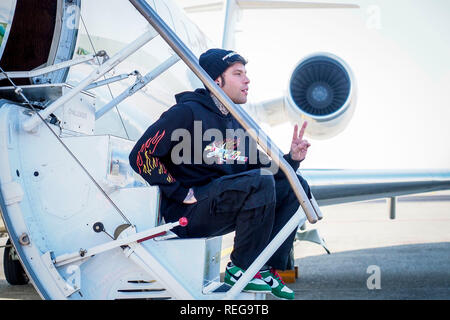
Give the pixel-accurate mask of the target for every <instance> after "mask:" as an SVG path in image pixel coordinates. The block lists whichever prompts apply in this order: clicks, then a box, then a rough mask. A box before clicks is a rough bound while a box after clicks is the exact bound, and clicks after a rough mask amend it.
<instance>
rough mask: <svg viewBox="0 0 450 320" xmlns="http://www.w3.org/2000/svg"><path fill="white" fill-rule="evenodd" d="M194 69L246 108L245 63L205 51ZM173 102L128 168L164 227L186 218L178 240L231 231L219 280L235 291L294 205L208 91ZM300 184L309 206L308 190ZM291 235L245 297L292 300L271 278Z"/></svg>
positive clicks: (279, 176)
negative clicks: (155, 199)
mask: <svg viewBox="0 0 450 320" xmlns="http://www.w3.org/2000/svg"><path fill="white" fill-rule="evenodd" d="M199 63H200V66H201V67H202V68H203V69H204V70H205V71H206V72H207V73H208V74H209V75H210V76H211V78H212V79H214V81H215V82H216V83H217V85H218V86H220V87H221V88H222V90H223V91H224V92H225V93H226V94H227V95H228V97H230V99H231V100H232V101H233V102H234V103H236V104H243V103H245V102H246V101H247V93H248V84H249V82H250V80H249V78H248V77H247V74H246V69H245V65H246V63H247V61H246V60H245V59H244V58H243V57H242V56H240V55H239V54H237V53H235V52H233V51H228V50H222V49H210V50H208V51H206V52H205V53H203V54H202V55H201V56H200V59H199ZM175 98H176V102H177V103H176V104H175V105H174V106H172V107H171V108H170V109H169V110H167V111H166V112H164V113H163V114H162V115H161V117H160V118H159V119H158V120H157V121H156V122H155V123H153V124H152V125H151V126H150V127H149V128H148V129H147V130H146V132H145V133H144V134H143V136H142V137H141V138H140V139H139V140H138V141H137V143H136V145H135V146H134V148H133V150H132V151H131V153H130V156H129V160H130V164H131V166H132V167H133V169H134V170H135V171H136V172H137V173H139V174H140V175H141V176H142V177H143V178H144V179H145V180H146V181H148V183H149V184H150V185H157V186H158V187H159V188H160V190H161V194H162V200H161V208H160V209H161V213H162V215H163V217H164V219H165V221H166V222H173V221H177V220H178V219H179V218H180V217H183V216H184V217H187V218H188V221H189V223H188V225H187V226H186V227H185V228H182V227H176V228H174V229H173V231H174V232H175V233H176V234H177V235H178V236H179V237H180V238H197V237H213V236H219V235H224V234H227V233H230V232H232V231H235V238H234V248H233V251H232V253H231V255H230V258H231V262H229V263H228V265H227V267H226V272H225V280H224V281H225V282H226V283H228V284H230V285H233V284H234V283H235V282H236V281H237V279H239V277H240V275H241V274H242V273H243V272H244V271H245V270H246V269H247V268H248V267H249V266H250V265H251V263H252V262H253V261H254V260H255V259H256V258H257V257H258V255H259V254H260V253H261V252H262V250H263V249H264V248H265V247H266V246H267V245H268V244H269V242H270V241H271V240H272V239H273V238H274V237H275V236H276V234H277V233H278V232H279V231H280V230H281V228H282V227H283V226H284V225H285V224H286V223H287V221H288V220H289V219H290V218H291V217H292V216H293V215H294V213H295V212H296V211H297V209H298V207H299V202H298V200H297V198H296V196H295V194H294V192H293V191H292V189H291V187H290V184H289V182H288V180H287V178H286V177H285V175H284V173H283V172H282V171H281V170H278V167H277V166H276V165H274V164H273V161H270V159H269V158H268V156H267V155H266V154H265V153H264V152H262V151H260V150H259V149H258V148H257V145H256V143H255V141H254V140H253V139H250V137H249V136H248V135H246V132H245V130H244V129H243V128H242V126H241V125H240V124H239V123H238V121H237V120H236V119H235V118H234V117H233V116H232V115H231V114H230V113H229V111H228V110H227V109H226V108H225V107H224V106H223V105H222V104H221V103H220V102H219V100H218V99H217V98H216V97H215V96H214V95H212V94H211V93H210V92H209V91H208V90H207V89H203V88H199V89H196V90H195V91H193V92H183V93H179V94H177V95H175ZM305 128H306V122H305V123H304V124H303V126H302V128H301V130H300V131H298V126H297V125H296V126H295V128H294V134H293V138H292V144H291V149H290V152H289V154H286V155H284V159H286V161H287V162H288V163H289V164H290V165H291V166H292V168H293V169H294V171H295V170H297V169H298V167H299V165H300V162H301V161H302V160H303V159H304V158H305V156H306V153H307V150H308V148H309V146H310V144H309V143H308V141H306V140H304V139H303V134H304V131H305ZM224 137H225V139H224ZM181 138H182V139H181ZM191 142H192V143H191ZM274 166H276V167H277V168H273V167H274ZM298 178H299V180H300V183H301V184H302V186H303V188H304V190H305V193H306V195H307V196H308V197H309V198H311V193H310V188H309V185H308V183H307V182H306V181H305V180H304V179H303V178H302V177H301V176H298ZM295 232H296V230H294V231H293V232H292V234H290V236H289V237H288V238H287V239H286V240H285V242H284V243H283V244H282V245H281V246H280V247H279V248H278V250H277V251H276V252H275V253H274V254H273V255H272V257H271V258H270V259H269V260H268V261H267V264H266V265H265V266H264V267H263V269H262V270H260V272H258V273H257V274H256V275H255V277H254V278H253V279H252V280H251V281H250V282H249V283H248V284H247V286H246V287H245V288H244V291H251V292H261V293H263V292H267V293H272V294H273V295H275V296H277V297H279V298H282V299H294V292H293V291H292V290H291V289H289V288H288V287H287V286H286V285H285V284H284V282H283V281H282V279H281V278H280V276H279V275H278V273H277V272H276V270H285V269H286V266H287V262H288V258H289V253H290V250H291V248H292V245H293V241H294V237H295ZM187 267H188V266H187Z"/></svg>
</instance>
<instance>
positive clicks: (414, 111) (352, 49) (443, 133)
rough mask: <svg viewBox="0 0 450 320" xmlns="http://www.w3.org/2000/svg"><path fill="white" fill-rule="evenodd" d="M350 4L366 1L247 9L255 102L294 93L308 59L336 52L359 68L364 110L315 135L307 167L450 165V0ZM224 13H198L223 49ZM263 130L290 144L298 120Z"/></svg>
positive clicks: (246, 51)
mask: <svg viewBox="0 0 450 320" xmlns="http://www.w3.org/2000/svg"><path fill="white" fill-rule="evenodd" d="M183 1H184V0H178V2H179V3H183ZM348 3H357V4H359V5H360V6H361V8H360V9H320V10H317V9H302V10H298V9H297V10H294V9H289V10H281V9H277V10H270V11H269V10H255V11H244V13H243V15H242V19H241V22H240V24H239V29H241V30H242V31H241V32H239V33H238V34H237V38H236V40H237V41H236V50H237V51H238V52H239V53H241V54H242V55H244V56H245V57H246V58H247V59H248V60H249V64H248V65H247V71H248V75H249V77H250V79H251V80H252V82H251V87H250V93H249V99H250V100H253V101H257V100H263V99H270V98H273V97H276V96H280V95H281V94H284V92H285V91H286V88H287V81H288V79H289V76H290V72H291V71H292V70H293V68H294V67H295V65H296V63H297V62H298V61H299V60H300V59H301V58H302V57H304V56H306V55H308V54H310V53H313V52H323V51H325V52H331V53H334V54H336V55H338V56H339V57H341V58H342V59H344V60H345V61H346V62H347V63H348V64H349V65H350V67H351V68H352V70H353V73H354V75H355V78H356V81H357V86H358V100H357V108H356V111H355V114H354V116H353V119H352V121H351V122H350V124H349V126H348V127H347V128H346V129H345V130H344V132H342V133H340V134H339V135H338V136H336V137H334V138H332V139H329V140H326V141H319V140H311V139H310V142H311V143H312V146H311V148H310V150H309V154H308V157H307V159H306V160H305V161H304V162H303V164H302V167H303V168H348V169H352V168H353V169H390V168H393V169H398V168H404V169H416V168H450V143H449V138H450V1H448V0H430V1H423V0H395V1H389V0H363V1H358V2H356V1H348ZM221 15H222V13H221V12H215V13H196V14H191V15H190V17H191V18H192V19H193V20H194V21H195V22H196V23H197V24H198V25H199V27H200V28H201V29H202V30H203V31H204V32H205V33H206V34H207V35H208V36H209V37H210V38H211V39H212V40H214V41H216V43H217V45H218V46H220V43H221V32H222V16H221ZM263 128H264V129H265V130H266V132H267V133H268V134H269V135H270V136H271V137H272V139H273V140H274V141H275V142H277V144H278V145H279V146H280V148H281V149H282V150H283V151H287V150H288V149H289V145H290V139H291V135H292V127H291V125H289V124H285V125H280V126H277V127H275V128H273V129H271V128H267V127H264V126H263Z"/></svg>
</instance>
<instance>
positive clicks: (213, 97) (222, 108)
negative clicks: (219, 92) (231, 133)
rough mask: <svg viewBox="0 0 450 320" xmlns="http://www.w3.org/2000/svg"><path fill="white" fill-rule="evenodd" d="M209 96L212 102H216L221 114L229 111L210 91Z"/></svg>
mask: <svg viewBox="0 0 450 320" xmlns="http://www.w3.org/2000/svg"><path fill="white" fill-rule="evenodd" d="M210 95H211V98H212V99H213V101H214V103H215V104H216V106H217V108H218V109H219V110H220V112H222V114H224V115H227V114H228V113H229V111H228V110H227V108H225V106H224V105H223V104H222V102H220V101H219V99H217V98H216V96H215V95H213V94H212V93H210Z"/></svg>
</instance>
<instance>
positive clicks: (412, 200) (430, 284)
mask: <svg viewBox="0 0 450 320" xmlns="http://www.w3.org/2000/svg"><path fill="white" fill-rule="evenodd" d="M430 195H431V196H430ZM322 212H323V214H324V219H323V220H321V221H319V222H318V223H317V224H314V225H310V224H308V225H307V228H306V230H309V229H313V228H316V229H318V231H319V232H320V235H321V237H323V238H324V240H325V241H326V244H327V246H328V249H329V250H330V251H331V254H329V255H328V254H327V253H326V252H325V250H324V249H323V248H322V247H321V246H319V245H317V244H313V243H310V242H305V241H296V242H295V243H294V258H295V264H296V265H297V266H298V269H299V275H298V279H297V280H296V282H295V283H289V284H288V286H289V287H290V288H291V289H292V290H294V291H295V296H296V300H417V299H420V300H448V299H450V267H449V263H450V192H435V193H431V194H426V196H424V197H404V198H399V201H398V203H397V217H396V219H395V220H391V219H389V212H388V206H387V204H386V202H385V201H383V200H379V201H371V202H361V203H353V204H341V205H334V206H325V207H322ZM233 236H234V235H233V234H229V235H227V236H224V238H223V246H222V249H225V250H224V252H227V248H230V246H231V245H232V241H233ZM5 242H6V238H0V245H3V244H4V243H5ZM3 250H4V249H3V248H1V249H0V255H1V257H3ZM229 251H230V250H229V249H228V252H229ZM228 258H229V254H225V255H224V256H223V257H222V263H221V267H222V269H223V268H224V266H225V264H226V263H227V261H228ZM0 261H1V265H0V300H40V299H41V298H40V296H39V295H38V293H37V292H36V290H35V289H34V287H33V285H32V284H27V285H22V286H11V285H9V284H8V283H7V281H6V280H5V276H4V273H3V259H0ZM267 299H268V300H271V299H276V298H274V297H273V296H268V297H267Z"/></svg>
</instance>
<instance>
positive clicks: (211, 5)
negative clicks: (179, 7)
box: [183, 0, 359, 13]
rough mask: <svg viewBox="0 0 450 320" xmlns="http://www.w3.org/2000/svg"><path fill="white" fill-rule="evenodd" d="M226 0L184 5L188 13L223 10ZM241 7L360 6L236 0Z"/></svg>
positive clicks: (325, 7)
mask: <svg viewBox="0 0 450 320" xmlns="http://www.w3.org/2000/svg"><path fill="white" fill-rule="evenodd" d="M224 2H225V1H203V2H200V3H199V1H188V2H187V3H185V5H184V6H183V8H184V10H185V11H186V12H187V13H196V12H209V11H218V10H221V9H222V7H223V4H224ZM236 4H237V5H238V6H239V8H240V9H289V8H297V9H348V8H359V6H358V5H356V4H347V3H332V2H307V1H277V0H236Z"/></svg>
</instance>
